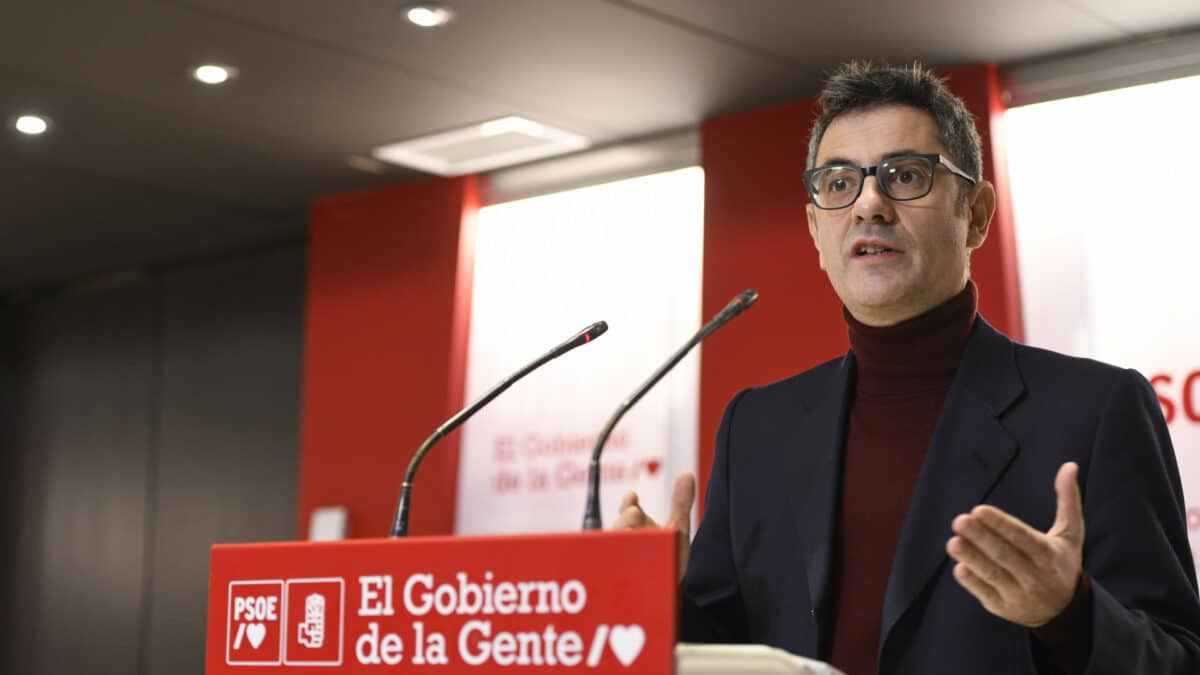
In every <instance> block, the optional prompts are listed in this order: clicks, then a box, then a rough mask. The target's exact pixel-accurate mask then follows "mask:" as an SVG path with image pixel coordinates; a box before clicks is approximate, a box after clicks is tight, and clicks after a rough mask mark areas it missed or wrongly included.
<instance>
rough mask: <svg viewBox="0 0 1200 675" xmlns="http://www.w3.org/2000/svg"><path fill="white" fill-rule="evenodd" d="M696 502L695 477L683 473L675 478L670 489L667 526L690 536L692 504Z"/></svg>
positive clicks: (688, 473)
mask: <svg viewBox="0 0 1200 675" xmlns="http://www.w3.org/2000/svg"><path fill="white" fill-rule="evenodd" d="M695 501H696V477H695V476H693V475H692V474H691V472H688V471H685V472H683V473H681V474H679V475H678V476H676V477H675V486H674V487H673V488H672V489H671V511H670V513H669V514H668V515H667V525H670V526H672V527H674V528H675V529H677V530H679V531H680V532H683V533H684V534H687V535H689V536H690V535H691V532H692V504H693V503H694V502H695Z"/></svg>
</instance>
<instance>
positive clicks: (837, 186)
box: [804, 154, 976, 209]
mask: <svg viewBox="0 0 1200 675" xmlns="http://www.w3.org/2000/svg"><path fill="white" fill-rule="evenodd" d="M938 164H941V165H942V166H944V167H946V170H947V171H949V172H950V173H952V174H954V175H955V176H958V177H959V178H964V179H966V180H967V181H969V182H970V183H971V185H974V184H975V182H976V181H975V179H974V178H971V177H970V176H969V175H967V172H965V171H963V170H962V169H960V168H958V167H957V166H954V163H953V162H951V161H950V160H948V159H946V158H945V157H942V156H941V155H936V154H934V155H900V156H897V157H889V158H887V159H885V160H883V161H882V162H880V163H879V164H877V165H875V166H869V167H866V168H863V167H861V166H855V165H853V164H833V165H830V166H821V167H817V168H815V169H809V170H808V171H805V172H804V184H805V185H806V186H807V187H808V194H809V195H811V196H812V200H813V205H814V206H816V207H817V208H818V209H844V208H846V207H847V206H850V205H851V204H853V203H854V201H855V200H856V199H858V196H859V195H860V194H862V189H863V183H865V182H866V180H867V176H875V180H876V181H877V182H878V183H879V189H880V190H882V191H883V194H885V195H887V196H888V198H889V199H893V200H895V201H898V202H907V201H910V200H913V199H920V198H921V197H924V196H925V195H927V194H929V191H930V190H932V189H933V172H934V170H935V169H936V168H937V165H938Z"/></svg>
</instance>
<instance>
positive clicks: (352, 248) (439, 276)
mask: <svg viewBox="0 0 1200 675" xmlns="http://www.w3.org/2000/svg"><path fill="white" fill-rule="evenodd" d="M943 74H944V75H946V76H947V77H948V78H949V85H950V87H951V89H953V90H954V91H955V92H956V93H957V94H958V95H959V96H962V97H963V99H964V100H965V101H966V103H967V106H968V108H969V109H970V110H971V111H972V112H973V113H974V114H975V115H976V116H977V118H978V120H979V126H980V132H981V133H982V135H983V140H984V151H985V157H984V175H985V177H987V178H989V179H990V180H993V182H995V183H996V184H997V189H998V197H999V199H998V202H999V203H998V208H997V213H996V220H995V222H994V223H993V225H992V231H991V234H990V236H989V238H988V242H987V244H986V245H985V246H984V247H983V248H982V249H981V250H979V251H977V252H976V253H975V255H974V261H973V277H974V279H975V282H976V284H977V285H978V286H979V289H980V309H981V311H982V312H983V314H984V315H985V316H986V317H987V318H988V320H989V321H991V322H992V323H993V324H994V325H996V326H997V327H999V328H1000V329H1001V330H1004V331H1006V332H1007V333H1009V334H1010V335H1012V336H1013V337H1015V338H1017V339H1021V337H1022V334H1023V331H1022V326H1021V319H1020V317H1021V308H1020V296H1019V294H1018V287H1017V274H1016V252H1015V245H1014V239H1013V231H1012V216H1011V207H1010V205H1011V200H1010V198H1009V196H1008V181H1007V175H1006V173H1005V170H1004V164H1003V161H1004V158H1003V155H1002V153H999V152H996V149H997V148H996V145H997V144H998V143H1000V141H1001V137H1000V135H1001V133H1002V130H1001V129H1000V126H999V124H1000V121H1001V113H1002V112H1003V109H1004V106H1003V102H1002V96H1001V94H1002V75H1001V73H1000V71H999V70H998V69H997V68H996V67H995V66H993V65H980V66H971V67H967V68H961V69H958V70H953V71H949V72H946V73H943ZM813 114H814V111H813V106H812V102H811V101H810V100H805V101H799V102H796V103H791V104H787V105H781V106H775V107H770V108H762V109H758V110H751V111H747V112H741V113H736V114H732V115H728V116H724V117H720V118H716V119H712V120H708V121H706V122H705V123H704V124H703V125H702V127H701V158H702V164H703V166H704V170H705V207H704V208H705V231H704V288H703V314H704V316H705V317H709V316H712V315H713V314H715V313H716V312H717V311H719V310H720V309H721V308H722V307H723V306H724V305H725V304H726V303H727V302H728V301H729V299H730V298H732V297H733V296H734V295H735V294H736V293H738V292H740V291H742V290H743V289H745V288H747V287H753V288H756V289H758V291H759V292H760V294H761V297H760V299H759V301H758V303H757V304H756V305H755V307H754V308H753V309H752V310H751V311H749V312H747V313H746V314H745V315H744V316H742V317H741V318H739V319H738V320H737V321H736V322H735V324H734V325H731V326H729V327H728V328H726V329H725V330H723V331H722V332H721V333H719V334H717V335H714V336H713V337H712V338H711V339H710V340H708V341H707V342H706V343H705V345H704V356H703V359H702V361H701V370H700V439H701V447H700V467H701V480H702V485H703V484H704V481H705V480H706V479H707V476H708V472H709V469H710V465H711V458H712V451H711V448H712V441H713V438H714V436H715V434H716V429H717V425H718V423H719V422H720V417H721V413H722V411H723V409H724V406H725V404H726V402H727V401H728V400H729V398H730V397H731V396H732V395H733V394H734V393H735V392H736V391H737V390H739V389H741V388H743V387H746V386H751V385H755V384H763V383H766V382H770V381H772V380H775V379H779V378H783V377H786V376H788V375H791V374H793V373H796V372H798V371H800V370H803V369H805V368H808V367H810V366H812V365H815V364H817V363H819V362H821V361H824V360H826V359H829V358H832V357H834V356H837V355H839V354H841V353H844V352H845V350H846V347H847V342H846V328H845V324H844V323H843V321H842V318H841V303H840V302H839V301H838V299H837V297H836V296H835V295H834V293H833V291H832V289H831V288H830V287H829V283H828V281H827V279H826V277H825V274H824V273H823V272H822V271H821V270H820V268H819V267H818V265H817V257H816V252H815V250H814V249H813V247H812V244H811V242H810V240H809V236H808V231H807V224H806V221H805V215H804V204H805V195H804V189H803V184H802V181H801V175H802V173H803V171H804V160H805V152H806V149H807V145H806V142H807V134H808V129H809V126H810V125H811V122H812V116H813ZM477 206H478V189H477V184H476V182H475V180H474V179H472V178H463V179H453V180H440V179H439V180H426V181H420V182H415V183H406V184H403V185H399V186H395V187H390V188H386V189H380V190H373V191H367V192H360V193H352V194H347V195H340V196H333V197H329V198H326V199H321V200H319V201H317V202H316V203H315V204H314V205H313V209H312V220H311V230H310V240H309V251H310V253H309V290H308V307H307V317H306V322H307V328H306V330H307V342H306V353H305V364H304V367H305V373H304V402H303V420H304V428H303V431H302V448H301V486H300V508H301V513H300V517H301V521H302V522H301V528H300V529H301V531H302V532H305V531H306V528H307V519H308V515H309V513H310V512H311V510H312V508H314V507H316V506H321V505H345V506H348V507H349V508H350V517H351V535H352V536H384V535H386V534H387V530H388V526H389V524H390V518H391V513H392V509H393V507H394V500H395V498H396V494H397V491H398V489H399V485H400V481H401V478H402V476H403V472H404V468H405V466H406V465H407V462H408V459H409V457H410V456H411V454H412V452H413V451H414V450H415V449H416V448H417V447H418V446H419V445H420V443H421V441H423V440H424V438H425V437H426V436H427V435H428V434H429V433H430V432H431V431H432V430H433V429H434V428H435V427H436V426H437V425H438V424H440V423H441V422H442V421H443V420H445V419H446V418H447V417H449V416H450V415H451V414H453V413H454V412H455V411H456V410H458V408H459V407H461V405H462V404H463V386H464V382H463V374H464V372H465V369H464V366H465V358H466V335H467V318H468V316H469V302H470V270H471V247H472V242H473V241H474V236H473V218H472V217H471V214H473V213H474V211H475V210H476V208H477ZM457 446H458V439H457V436H452V437H451V438H448V439H446V440H445V441H443V443H442V445H440V446H439V447H438V448H437V449H436V450H435V451H434V452H433V453H431V455H430V456H429V458H428V459H427V460H426V461H425V464H424V465H423V466H422V469H421V474H420V476H419V479H418V481H417V485H416V488H415V495H414V497H415V499H414V505H413V513H412V523H411V524H412V529H411V531H412V532H413V533H414V534H432V533H448V532H451V531H452V530H453V526H454V514H453V509H454V493H455V484H456V481H457V462H458V453H457V451H458V447H457Z"/></svg>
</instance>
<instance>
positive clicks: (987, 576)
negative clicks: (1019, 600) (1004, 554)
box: [946, 536, 1020, 592]
mask: <svg viewBox="0 0 1200 675" xmlns="http://www.w3.org/2000/svg"><path fill="white" fill-rule="evenodd" d="M946 552H947V553H949V554H950V557H951V558H954V559H955V560H957V561H958V562H960V563H963V564H965V565H966V566H967V567H968V568H970V570H971V572H972V573H974V574H975V576H977V577H979V578H980V579H983V580H984V581H986V582H987V584H988V585H989V586H991V587H993V588H995V589H996V590H997V592H1004V591H1009V592H1012V591H1016V590H1019V589H1020V585H1019V584H1017V580H1016V579H1015V578H1014V577H1013V576H1012V574H1010V573H1009V572H1008V570H1006V569H1004V568H1003V567H1001V566H1000V565H998V564H996V561H994V560H992V559H991V558H989V557H988V556H987V555H986V554H985V553H983V551H980V550H979V548H978V547H976V546H975V545H974V544H972V543H971V542H969V541H967V540H966V539H965V538H963V537H961V536H955V537H951V538H950V541H948V542H946Z"/></svg>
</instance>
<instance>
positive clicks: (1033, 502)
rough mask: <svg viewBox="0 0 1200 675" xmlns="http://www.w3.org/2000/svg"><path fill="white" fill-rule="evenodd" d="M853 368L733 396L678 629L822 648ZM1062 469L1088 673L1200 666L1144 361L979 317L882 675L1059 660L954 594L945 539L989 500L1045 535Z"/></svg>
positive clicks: (1163, 446) (908, 538)
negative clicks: (1134, 363) (1070, 497)
mask: <svg viewBox="0 0 1200 675" xmlns="http://www.w3.org/2000/svg"><path fill="white" fill-rule="evenodd" d="M854 368H855V366H854V355H853V353H850V354H847V355H846V356H845V357H844V358H840V359H835V360H833V361H829V362H827V363H825V364H822V365H820V366H817V367H816V368H813V369H812V370H809V371H807V372H804V373H801V374H799V375H796V376H794V377H791V378H789V379H786V380H783V381H781V382H777V383H774V384H770V385H767V386H764V387H758V388H754V389H747V390H745V391H742V392H741V393H739V394H738V395H737V396H736V397H734V399H733V400H732V401H731V402H730V404H729V406H728V407H727V408H726V410H725V416H724V419H723V420H722V422H721V427H720V430H719V432H718V433H717V444H716V457H715V458H714V461H713V469H712V475H711V477H710V479H709V484H708V491H707V493H706V494H707V497H706V500H705V504H704V515H703V519H702V521H701V523H700V527H699V529H698V530H697V532H696V536H695V539H694V541H693V543H692V551H691V558H690V561H689V564H688V569H687V574H686V576H685V579H684V588H683V601H682V604H683V616H682V639H683V640H685V641H689V642H734V643H737V642H749V643H762V644H768V645H773V646H776V647H781V648H783V649H786V650H788V651H790V652H792V653H795V654H798V655H801V656H807V657H809V658H818V659H821V658H827V657H828V654H829V647H830V641H829V639H830V632H831V628H832V625H831V621H832V618H833V617H832V615H831V614H832V612H833V611H834V607H835V605H836V602H835V600H834V599H833V598H831V590H830V586H831V574H830V572H831V568H832V566H833V565H835V564H837V561H836V560H834V559H833V539H834V528H835V523H836V522H837V508H838V503H839V492H838V491H839V487H840V485H841V464H842V462H841V456H842V449H843V441H844V437H845V426H846V420H847V410H848V407H849V405H850V403H851V399H852V394H853V390H854ZM1067 461H1075V462H1078V463H1079V466H1080V474H1079V475H1080V485H1081V488H1082V494H1083V505H1084V517H1085V520H1086V538H1085V541H1084V553H1083V564H1084V569H1085V570H1086V571H1087V573H1088V575H1089V576H1090V577H1091V581H1092V593H1093V610H1092V617H1091V621H1092V635H1093V646H1092V651H1091V655H1090V665H1089V668H1088V671H1087V672H1088V673H1097V674H1099V673H1112V674H1113V675H1117V674H1120V675H1130V674H1131V673H1153V674H1155V675H1165V674H1168V673H1172V674H1173V673H1180V674H1183V673H1188V674H1192V675H1194V674H1196V673H1200V601H1198V599H1197V591H1196V576H1195V568H1194V566H1193V563H1192V556H1191V551H1190V550H1189V547H1188V538H1187V528H1186V521H1185V516H1184V508H1183V497H1182V490H1181V487H1180V482H1179V472H1178V469H1177V467H1176V463H1175V455H1174V451H1173V450H1172V448H1171V441H1170V438H1169V437H1168V435H1167V428H1166V424H1165V422H1164V421H1163V416H1162V411H1161V410H1160V408H1159V405H1158V399H1157V397H1156V396H1155V394H1154V391H1153V389H1151V387H1150V385H1149V383H1148V382H1146V380H1145V378H1143V377H1142V376H1141V375H1139V374H1138V373H1136V372H1135V371H1132V370H1121V369H1118V368H1115V367H1112V366H1109V365H1106V364H1102V363H1099V362H1096V361H1091V360H1086V359H1078V358H1072V357H1068V356H1063V355H1061V354H1056V353H1054V352H1050V351H1046V350H1042V349H1035V348H1032V347H1027V346H1024V345H1019V344H1015V343H1013V342H1012V341H1011V340H1009V339H1008V338H1007V337H1005V336H1004V335H1003V334H1001V333H1000V332H998V331H996V330H995V329H994V328H992V327H991V326H990V325H988V324H987V322H985V321H984V320H983V318H982V317H977V319H976V321H975V326H974V328H973V329H972V332H971V335H970V337H969V338H968V341H967V346H966V349H965V351H964V353H963V358H962V362H961V364H960V366H959V369H958V372H957V373H956V375H955V378H954V381H953V383H952V384H951V386H950V390H949V392H948V394H947V397H946V402H945V404H944V406H943V408H942V412H941V415H940V416H939V418H938V421H937V425H936V427H935V429H934V433H933V438H932V440H931V442H930V445H929V449H928V450H927V452H926V456H925V461H924V465H923V466H922V468H921V473H920V476H919V478H918V479H917V485H916V488H915V490H914V492H913V496H912V500H911V502H910V503H909V506H908V512H907V514H906V516H905V519H904V525H903V526H902V528H901V532H900V539H899V542H898V543H897V546H896V551H895V555H894V557H893V560H892V568H891V573H890V576H889V578H888V584H887V591H886V596H885V599H884V604H883V628H882V634H881V635H880V636H879V655H878V656H879V672H880V673H881V674H887V675H893V674H895V675H908V674H912V675H933V674H937V673H954V674H956V675H961V674H963V673H969V674H972V675H980V674H988V673H996V674H998V675H999V674H1001V673H1002V674H1004V675H1013V674H1014V673H1053V672H1056V669H1055V666H1054V665H1053V664H1052V663H1051V662H1050V661H1049V660H1048V659H1047V656H1046V653H1045V651H1044V650H1043V649H1041V648H1040V646H1039V645H1037V644H1035V642H1034V638H1032V637H1031V636H1030V634H1029V631H1028V630H1027V629H1025V628H1023V627H1021V626H1018V625H1016V624H1012V623H1009V622H1007V621H1005V620H1003V619H1000V618H998V617H996V616H994V615H992V614H990V613H988V612H987V610H985V609H983V607H982V606H981V605H980V604H979V602H978V601H976V600H975V598H974V597H972V596H971V595H970V594H969V593H967V591H966V590H964V589H963V588H962V587H961V586H959V584H958V582H956V581H955V580H954V578H953V576H952V573H951V570H952V568H953V564H952V561H951V560H950V559H949V557H948V556H947V555H946V552H945V551H946V542H947V540H948V539H949V538H950V537H951V534H952V533H951V530H950V522H951V520H953V518H954V517H955V516H956V515H958V514H960V513H966V512H967V511H969V510H970V509H971V508H972V507H974V506H975V505H977V504H981V503H987V504H992V505H995V506H996V507H998V508H1001V509H1004V510H1005V511H1007V512H1008V513H1011V514H1013V515H1014V516H1016V517H1018V518H1020V519H1021V520H1023V521H1025V522H1026V523H1029V524H1030V525H1031V526H1033V527H1035V528H1037V529H1039V530H1042V531H1045V530H1047V529H1048V528H1049V527H1050V525H1051V523H1053V521H1054V514H1055V494H1054V476H1055V474H1056V472H1057V471H1058V468H1059V467H1060V466H1061V465H1062V464H1063V462H1067ZM844 573H845V574H847V575H849V576H850V577H851V578H852V577H853V575H854V561H853V560H848V561H845V562H844ZM851 675H861V674H859V673H852V674H851Z"/></svg>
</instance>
